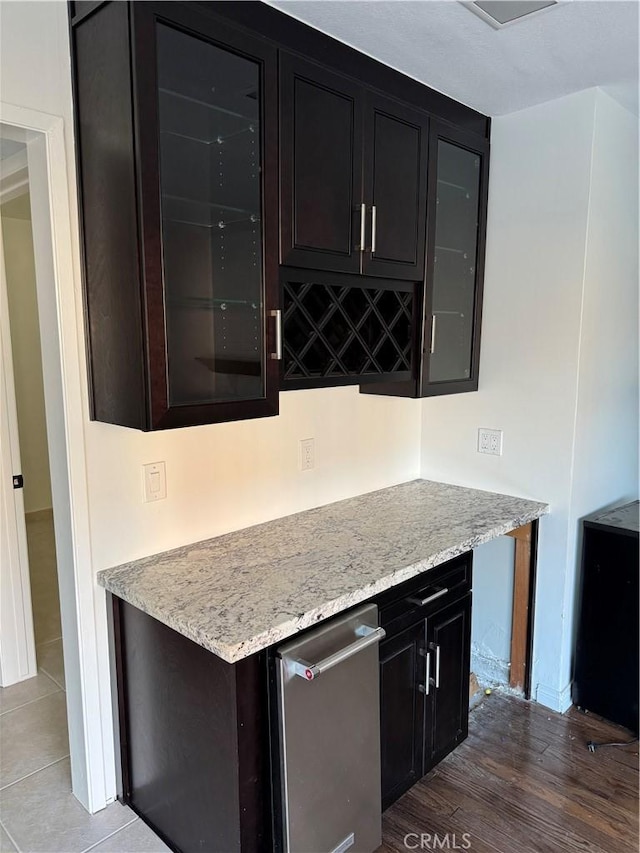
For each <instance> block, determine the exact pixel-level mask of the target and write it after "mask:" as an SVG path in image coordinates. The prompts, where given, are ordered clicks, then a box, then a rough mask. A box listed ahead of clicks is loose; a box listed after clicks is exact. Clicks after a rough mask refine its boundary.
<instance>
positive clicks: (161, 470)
mask: <svg viewBox="0 0 640 853" xmlns="http://www.w3.org/2000/svg"><path fill="white" fill-rule="evenodd" d="M142 473H143V475H144V500H145V503H148V502H149V501H161V500H164V498H166V496H167V472H166V469H165V464H164V462H150V463H149V464H148V465H143V466H142Z"/></svg>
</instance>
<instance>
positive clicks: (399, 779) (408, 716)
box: [380, 620, 426, 809]
mask: <svg viewBox="0 0 640 853" xmlns="http://www.w3.org/2000/svg"><path fill="white" fill-rule="evenodd" d="M424 625H425V623H424V620H422V621H420V622H419V623H418V624H416V625H413V626H412V627H411V628H409V629H407V630H405V631H402V632H401V633H400V634H397V635H396V636H393V637H390V638H389V639H388V640H385V641H384V642H383V643H381V644H380V739H381V753H380V757H381V765H382V808H383V809H386V808H387V807H388V806H390V805H391V803H393V802H394V801H395V800H397V799H398V797H399V796H400V795H401V794H402V793H403V792H404V791H406V790H407V789H408V788H410V787H411V786H412V785H413V784H414V783H415V782H417V780H418V779H419V778H420V777H421V776H422V756H423V746H424V706H425V695H424V693H423V692H422V691H421V689H420V688H421V686H422V687H424V684H425V676H426V671H425V668H426V660H425V657H424V645H425V628H424Z"/></svg>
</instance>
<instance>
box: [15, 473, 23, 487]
mask: <svg viewBox="0 0 640 853" xmlns="http://www.w3.org/2000/svg"><path fill="white" fill-rule="evenodd" d="M23 486H24V477H23V476H22V474H14V475H13V488H14V489H21V488H22V487H23Z"/></svg>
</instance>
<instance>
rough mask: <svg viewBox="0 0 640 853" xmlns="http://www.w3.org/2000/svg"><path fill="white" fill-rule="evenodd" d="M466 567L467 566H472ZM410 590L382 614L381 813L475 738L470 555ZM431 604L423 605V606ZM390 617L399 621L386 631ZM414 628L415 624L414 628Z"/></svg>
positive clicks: (404, 589) (435, 572)
mask: <svg viewBox="0 0 640 853" xmlns="http://www.w3.org/2000/svg"><path fill="white" fill-rule="evenodd" d="M465 561H466V562H465ZM429 574H430V575H432V577H431V579H430V583H429V585H425V583H424V579H423V580H422V582H421V583H422V586H420V587H419V588H417V589H415V586H416V582H415V581H413V582H412V583H413V587H414V589H412V587H411V585H406V584H405V585H403V587H399V589H401V590H403V597H402V598H401V599H396V600H395V601H392V602H389V601H388V597H387V601H386V602H385V603H386V605H387V606H386V607H385V608H381V624H383V626H384V627H385V629H386V631H387V638H386V640H385V641H384V642H383V643H381V645H380V738H381V757H382V808H383V809H386V808H388V807H389V806H390V805H391V804H392V803H393V802H395V800H397V799H398V797H399V796H400V795H401V794H403V793H404V792H405V791H406V790H408V789H409V788H410V787H411V786H412V785H413V784H414V783H415V782H417V781H418V779H420V778H421V777H422V776H424V774H425V773H427V772H428V771H429V770H431V769H432V768H433V767H435V765H436V764H438V762H439V761H441V760H442V759H443V758H444V757H445V756H446V755H448V753H449V752H451V751H452V750H453V749H455V747H456V746H457V745H458V744H459V743H461V742H462V741H463V740H464V739H465V738H466V737H467V733H468V719H469V673H470V656H471V591H470V585H471V555H465V557H464V558H463V561H462V562H461V560H460V558H458V559H456V560H454V561H452V563H451V564H445V565H444V566H441V567H439V569H436V570H432V572H430V573H429ZM422 602H424V603H422ZM385 612H386V613H387V614H388V615H389V616H390V617H392V618H391V619H390V621H388V622H387V623H386V624H385V618H384V615H385ZM408 623H409V624H408Z"/></svg>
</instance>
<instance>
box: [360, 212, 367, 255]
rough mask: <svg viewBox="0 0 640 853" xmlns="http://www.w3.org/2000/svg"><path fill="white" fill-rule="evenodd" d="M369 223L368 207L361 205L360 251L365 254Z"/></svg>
mask: <svg viewBox="0 0 640 853" xmlns="http://www.w3.org/2000/svg"><path fill="white" fill-rule="evenodd" d="M366 222H367V205H366V204H361V205H360V246H359V251H361V252H364V241H365V226H366Z"/></svg>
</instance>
